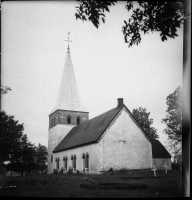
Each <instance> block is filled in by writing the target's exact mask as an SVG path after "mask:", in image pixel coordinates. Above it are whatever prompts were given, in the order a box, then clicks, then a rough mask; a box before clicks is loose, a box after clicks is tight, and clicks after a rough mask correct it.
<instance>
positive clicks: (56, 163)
mask: <svg viewBox="0 0 192 200" xmlns="http://www.w3.org/2000/svg"><path fill="white" fill-rule="evenodd" d="M55 168H56V169H57V158H55Z"/></svg>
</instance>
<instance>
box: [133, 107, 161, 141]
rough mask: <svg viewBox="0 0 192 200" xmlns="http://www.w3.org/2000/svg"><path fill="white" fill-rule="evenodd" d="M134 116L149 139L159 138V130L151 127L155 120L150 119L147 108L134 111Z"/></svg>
mask: <svg viewBox="0 0 192 200" xmlns="http://www.w3.org/2000/svg"><path fill="white" fill-rule="evenodd" d="M132 114H133V116H134V117H135V119H136V120H137V122H138V123H139V125H140V126H141V127H142V128H143V130H144V131H145V133H146V134H147V135H148V136H149V138H151V139H157V138H159V136H158V135H157V130H156V129H155V128H154V127H151V125H152V124H153V119H149V115H150V112H147V110H146V108H141V107H139V108H138V109H137V108H136V109H133V112H132Z"/></svg>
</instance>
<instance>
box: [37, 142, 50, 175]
mask: <svg viewBox="0 0 192 200" xmlns="http://www.w3.org/2000/svg"><path fill="white" fill-rule="evenodd" d="M47 154H48V150H47V147H46V146H44V145H41V144H40V143H39V145H38V146H37V147H36V163H37V168H38V170H39V169H40V170H42V172H43V169H44V168H45V167H46V162H47Z"/></svg>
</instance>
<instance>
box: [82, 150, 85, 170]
mask: <svg viewBox="0 0 192 200" xmlns="http://www.w3.org/2000/svg"><path fill="white" fill-rule="evenodd" d="M82 159H83V170H84V169H85V154H84V153H83V155H82Z"/></svg>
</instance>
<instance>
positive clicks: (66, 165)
mask: <svg viewBox="0 0 192 200" xmlns="http://www.w3.org/2000/svg"><path fill="white" fill-rule="evenodd" d="M67 160H68V159H67V156H66V157H65V169H66V170H67Z"/></svg>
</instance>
